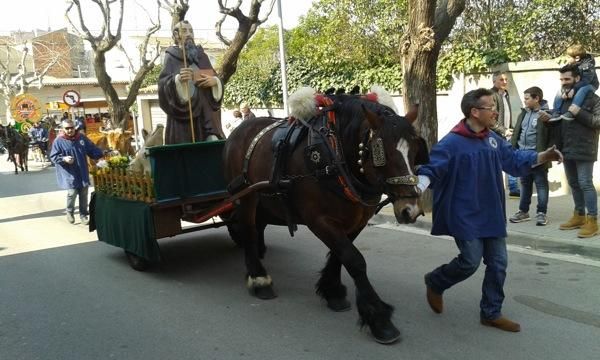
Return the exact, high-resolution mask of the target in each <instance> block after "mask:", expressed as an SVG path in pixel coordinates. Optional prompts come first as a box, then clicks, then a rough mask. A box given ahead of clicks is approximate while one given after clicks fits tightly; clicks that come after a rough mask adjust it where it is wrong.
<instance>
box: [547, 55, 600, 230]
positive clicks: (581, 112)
mask: <svg viewBox="0 0 600 360" xmlns="http://www.w3.org/2000/svg"><path fill="white" fill-rule="evenodd" d="M559 72H560V83H561V86H562V89H563V90H565V89H572V88H573V86H574V85H575V83H577V82H578V81H579V80H580V75H579V69H578V67H577V65H575V64H568V65H565V66H563V67H562V68H561V69H560V70H559ZM572 101H573V99H565V100H564V101H563V102H562V106H561V109H560V112H561V113H564V112H566V110H567V109H569V110H570V111H571V112H572V113H573V115H574V116H575V118H574V120H565V119H559V120H558V121H555V122H549V124H552V126H553V127H556V128H557V129H556V130H558V131H559V134H560V137H559V148H560V150H561V151H562V153H563V154H564V158H565V162H564V167H565V174H566V176H567V181H568V182H569V186H570V187H571V193H572V194H573V202H574V203H575V210H574V213H573V216H572V217H571V219H569V220H568V221H567V222H566V223H563V224H561V225H560V229H561V230H571V229H580V230H579V232H578V233H577V236H578V237H580V238H588V237H592V236H594V235H596V234H598V221H597V218H598V197H597V194H596V188H595V187H594V179H593V172H594V162H595V161H596V160H597V159H598V134H599V132H600V97H598V96H597V95H596V94H594V93H593V92H590V93H588V94H587V95H586V97H585V100H584V101H583V105H582V106H581V108H579V109H577V108H574V107H572V106H571V103H572ZM586 209H587V217H586Z"/></svg>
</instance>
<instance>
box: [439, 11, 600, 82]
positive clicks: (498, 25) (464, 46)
mask: <svg viewBox="0 0 600 360" xmlns="http://www.w3.org/2000/svg"><path fill="white" fill-rule="evenodd" d="M449 43H450V44H451V46H447V47H445V48H443V49H442V54H441V56H440V64H439V67H438V76H439V77H438V87H439V88H449V87H450V85H451V83H452V75H453V74H456V73H472V72H481V71H485V70H487V69H489V67H491V66H494V65H497V64H502V63H506V62H516V61H529V60H541V59H552V58H556V57H559V56H561V55H564V52H565V49H566V48H567V47H568V46H569V45H571V44H576V43H579V44H583V45H585V46H586V48H587V49H588V51H590V52H592V53H598V52H600V0H564V1H559V2H557V1H553V0H488V1H478V0H467V2H466V8H465V11H464V13H463V14H462V15H461V18H459V19H458V21H457V23H456V26H455V27H454V30H453V32H452V34H451V35H450V39H449Z"/></svg>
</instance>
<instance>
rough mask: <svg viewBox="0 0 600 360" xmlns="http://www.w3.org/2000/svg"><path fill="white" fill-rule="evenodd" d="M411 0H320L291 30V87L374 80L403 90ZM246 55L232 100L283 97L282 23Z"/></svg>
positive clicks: (348, 85) (270, 101) (271, 101)
mask: <svg viewBox="0 0 600 360" xmlns="http://www.w3.org/2000/svg"><path fill="white" fill-rule="evenodd" d="M405 26H406V1H398V0H377V1H373V0H335V1H334V0H319V1H315V3H314V4H313V7H312V8H311V9H310V10H309V12H308V14H307V15H306V16H305V17H303V18H302V19H301V20H300V23H299V25H298V26H297V27H296V28H294V29H291V30H289V31H286V32H285V34H284V36H285V41H286V44H287V45H286V47H287V58H286V62H287V76H288V87H289V88H290V89H294V88H297V87H300V86H303V85H309V86H312V87H314V88H316V89H320V90H325V89H327V88H330V87H336V88H345V89H348V90H350V89H352V88H353V87H354V86H356V85H359V86H360V88H361V89H363V90H366V89H369V88H370V86H372V85H373V84H379V85H382V86H384V87H385V88H387V89H389V90H391V91H393V92H398V91H399V90H400V88H401V84H402V71H401V67H400V63H399V58H400V52H399V45H398V44H399V42H400V38H401V35H400V34H402V30H403V28H404V27H405ZM262 30H263V31H260V32H257V34H256V35H255V36H254V38H253V39H252V40H251V41H249V42H248V45H247V46H246V48H245V49H244V51H243V52H242V53H241V55H240V68H239V69H238V72H236V74H235V75H234V76H233V77H232V79H231V81H230V83H229V85H228V91H227V92H226V94H225V99H224V101H225V103H226V104H227V105H230V106H231V105H236V104H239V103H240V102H241V101H242V100H243V101H247V102H249V103H250V104H251V105H254V106H266V107H269V106H277V105H280V104H281V103H282V91H281V72H280V68H279V57H278V39H277V29H276V28H275V27H273V28H270V29H262Z"/></svg>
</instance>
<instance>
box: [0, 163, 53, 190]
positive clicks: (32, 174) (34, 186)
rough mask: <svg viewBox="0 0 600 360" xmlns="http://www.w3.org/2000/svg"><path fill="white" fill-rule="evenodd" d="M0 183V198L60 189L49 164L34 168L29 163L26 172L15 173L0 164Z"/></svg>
mask: <svg viewBox="0 0 600 360" xmlns="http://www.w3.org/2000/svg"><path fill="white" fill-rule="evenodd" d="M0 161H2V160H1V159H0ZM0 184H1V185H0V198H3V197H12V196H23V195H33V194H40V193H45V192H51V191H57V190H60V189H59V187H58V185H57V183H56V175H55V170H54V168H53V167H49V166H44V167H43V168H41V169H39V168H36V169H34V168H32V166H31V165H30V167H29V171H28V172H21V171H19V174H17V175H15V173H14V171H7V170H6V168H5V167H4V166H0Z"/></svg>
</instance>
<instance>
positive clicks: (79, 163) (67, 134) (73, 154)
mask: <svg viewBox="0 0 600 360" xmlns="http://www.w3.org/2000/svg"><path fill="white" fill-rule="evenodd" d="M103 155H104V152H103V151H102V149H100V148H98V147H97V146H96V145H94V143H92V141H91V140H90V139H88V138H87V137H86V136H85V135H83V134H82V133H81V132H79V131H76V129H75V124H74V123H73V121H72V120H70V119H66V120H63V121H62V133H61V134H60V135H59V136H58V137H57V138H56V140H54V143H53V144H52V150H51V151H50V160H51V161H52V162H53V163H54V165H55V166H56V178H57V181H58V186H59V187H60V188H61V189H65V190H67V221H68V222H69V223H70V224H75V216H74V213H75V199H76V198H79V218H80V219H81V224H82V225H87V224H89V217H88V216H89V215H88V187H89V186H90V176H89V171H88V165H87V161H86V156H89V157H90V158H92V159H99V158H101V157H102V156H103Z"/></svg>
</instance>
